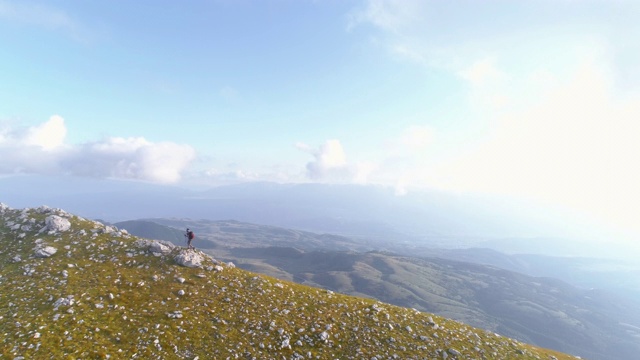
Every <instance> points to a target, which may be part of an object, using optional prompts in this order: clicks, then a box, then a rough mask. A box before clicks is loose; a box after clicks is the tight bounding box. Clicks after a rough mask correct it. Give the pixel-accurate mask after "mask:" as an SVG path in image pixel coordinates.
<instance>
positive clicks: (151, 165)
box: [0, 115, 196, 184]
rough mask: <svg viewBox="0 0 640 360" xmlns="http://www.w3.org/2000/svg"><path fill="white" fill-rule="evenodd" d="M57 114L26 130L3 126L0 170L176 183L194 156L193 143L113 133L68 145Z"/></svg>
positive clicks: (62, 124)
mask: <svg viewBox="0 0 640 360" xmlns="http://www.w3.org/2000/svg"><path fill="white" fill-rule="evenodd" d="M66 134H67V129H66V126H65V123H64V119H63V118H62V117H60V116H58V115H54V116H52V117H51V118H50V119H49V120H48V121H46V122H45V123H43V124H40V125H38V126H33V127H30V128H27V129H12V128H8V127H6V128H4V129H0V174H3V175H10V174H49V175H50V174H65V175H74V176H84V177H97V178H117V179H133V180H142V181H150V182H157V183H166V184H168V183H175V182H177V181H179V180H180V179H181V175H182V173H183V172H184V171H185V170H186V169H187V167H188V166H189V164H190V163H191V162H192V161H193V160H194V159H195V156H196V153H195V150H194V149H193V148H192V147H191V146H189V145H183V144H176V143H172V142H159V143H153V142H150V141H148V140H146V139H145V138H143V137H130V138H122V137H109V138H106V139H103V140H101V141H97V142H90V143H83V144H79V145H70V144H66V143H65V141H64V140H65V136H66Z"/></svg>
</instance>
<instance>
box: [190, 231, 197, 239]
mask: <svg viewBox="0 0 640 360" xmlns="http://www.w3.org/2000/svg"><path fill="white" fill-rule="evenodd" d="M195 237H196V236H195V235H194V234H193V231H189V240H193V238H195Z"/></svg>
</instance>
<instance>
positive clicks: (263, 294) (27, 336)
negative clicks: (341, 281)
mask: <svg viewBox="0 0 640 360" xmlns="http://www.w3.org/2000/svg"><path fill="white" fill-rule="evenodd" d="M147 229H152V227H147ZM0 249H1V250H0V331H2V333H3V340H2V341H1V342H0V357H2V358H10V359H63V358H79V359H111V358H113V359H227V358H231V359H236V358H245V359H267V360H270V359H284V360H299V359H336V358H340V359H394V358H399V359H424V358H430V359H433V358H438V359H446V358H452V359H481V358H487V359H558V360H568V359H575V358H574V357H572V356H569V355H566V354H562V353H559V352H556V351H552V350H546V349H541V348H538V347H535V346H531V345H527V344H524V343H521V342H519V341H517V340H513V339H509V338H506V337H503V336H499V335H497V334H495V333H493V332H488V331H484V330H480V329H476V328H473V327H471V326H468V325H464V324H462V323H460V322H457V321H452V320H449V319H446V318H442V317H439V316H436V315H432V314H428V313H423V312H419V311H416V310H412V309H408V308H402V307H397V306H393V305H389V304H385V303H382V302H378V301H375V300H370V299H365V298H359V297H352V296H346V295H341V294H336V293H334V292H333V291H328V290H322V289H318V288H312V287H308V286H303V285H299V284H295V283H292V282H288V281H284V280H278V279H275V278H271V277H268V276H265V275H258V274H255V273H252V272H248V271H246V270H242V269H238V268H236V267H235V266H233V265H232V264H231V263H223V262H220V261H218V260H216V259H214V258H212V257H210V256H207V255H206V254H204V253H202V252H201V251H198V250H186V249H184V248H180V247H176V246H175V245H173V244H171V243H169V242H159V241H153V240H145V239H140V238H137V237H135V236H132V235H131V234H129V233H128V232H127V231H125V230H121V229H117V228H115V227H113V226H106V225H104V224H101V223H99V222H95V221H90V220H86V219H83V218H81V217H77V216H75V215H72V214H70V213H67V212H65V211H63V210H60V209H52V208H47V207H38V208H33V209H12V208H9V207H7V206H5V205H4V204H0Z"/></svg>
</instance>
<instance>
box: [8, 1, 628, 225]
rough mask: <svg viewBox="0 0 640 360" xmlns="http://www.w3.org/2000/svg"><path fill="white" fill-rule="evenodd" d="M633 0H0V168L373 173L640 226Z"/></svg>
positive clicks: (302, 176) (164, 173)
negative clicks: (554, 207) (547, 205)
mask: <svg viewBox="0 0 640 360" xmlns="http://www.w3.org/2000/svg"><path fill="white" fill-rule="evenodd" d="M638 16H640V2H637V1H632V0H548V1H547V0H518V1H515V0H514V1H505V0H501V1H497V0H495V1H494V0H484V1H471V0H466V1H430V0H423V1H417V0H357V1H348V0H340V1H339V0H313V1H312V0H309V1H306V0H295V1H294V0H260V1H258V0H255V1H249V0H235V1H232V0H208V1H205V0H201V1H198V0H194V1H188V2H176V1H157V0H154V1H151V0H140V1H121V0H115V1H108V2H94V1H91V2H88V1H80V0H77V1H57V0H52V1H33V0H20V1H14V0H0V176H4V177H7V176H17V175H20V176H24V175H31V176H51V175H61V176H74V177H85V178H110V179H124V180H134V181H142V182H151V183H159V184H167V185H175V186H184V187H199V188H202V187H206V186H217V185H223V184H231V183H236V182H248V181H274V182H280V183H303V182H319V183H341V184H342V183H348V184H362V185H367V184H374V185H384V186H388V187H391V188H393V189H394V191H395V192H396V194H398V196H410V194H411V192H412V191H420V190H424V189H435V190H441V191H447V192H456V193H462V194H464V193H481V194H494V195H500V196H510V197H514V198H521V199H527V200H532V201H537V202H541V203H548V204H551V205H554V206H555V205H557V206H563V207H567V208H571V209H575V210H577V211H580V212H583V213H584V214H587V215H588V216H592V217H593V218H594V219H598V221H602V222H604V223H606V224H609V225H612V226H614V227H617V228H620V229H623V230H625V231H627V230H628V231H631V232H637V233H640V221H638V220H637V219H639V218H640V206H639V205H638V204H640V191H639V190H638V184H640V151H639V150H638V145H637V142H638V140H637V139H639V138H640V42H638V41H637V39H639V38H640V22H638V21H637V19H638Z"/></svg>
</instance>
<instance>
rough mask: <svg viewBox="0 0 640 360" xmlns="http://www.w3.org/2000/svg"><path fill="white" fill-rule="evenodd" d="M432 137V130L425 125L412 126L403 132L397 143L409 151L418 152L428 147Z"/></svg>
mask: <svg viewBox="0 0 640 360" xmlns="http://www.w3.org/2000/svg"><path fill="white" fill-rule="evenodd" d="M433 137H434V130H433V128H432V127H430V126H427V125H414V126H411V127H409V128H407V129H405V130H404V132H403V133H402V135H401V136H400V139H399V143H400V145H401V146H402V147H405V148H407V149H409V150H420V149H423V148H425V147H426V146H428V145H429V144H430V143H431V142H432V141H433Z"/></svg>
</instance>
